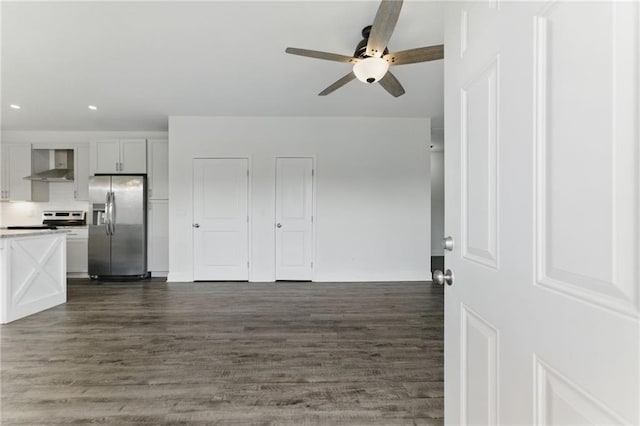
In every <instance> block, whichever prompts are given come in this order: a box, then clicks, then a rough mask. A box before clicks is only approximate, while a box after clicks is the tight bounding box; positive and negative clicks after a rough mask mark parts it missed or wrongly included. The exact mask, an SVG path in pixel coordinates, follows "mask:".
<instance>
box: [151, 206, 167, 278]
mask: <svg viewBox="0 0 640 426" xmlns="http://www.w3.org/2000/svg"><path fill="white" fill-rule="evenodd" d="M148 215H149V216H148V222H147V226H148V228H149V233H148V235H147V242H148V249H147V254H148V256H149V258H148V259H147V263H148V269H149V271H151V272H166V271H168V270H169V202H168V201H167V200H153V201H149V205H148Z"/></svg>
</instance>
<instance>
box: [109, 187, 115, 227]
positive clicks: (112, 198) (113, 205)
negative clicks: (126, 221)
mask: <svg viewBox="0 0 640 426" xmlns="http://www.w3.org/2000/svg"><path fill="white" fill-rule="evenodd" d="M110 210H111V218H110V219H109V222H110V223H111V235H113V234H115V233H116V193H115V192H112V193H111V209H110Z"/></svg>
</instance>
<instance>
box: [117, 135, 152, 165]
mask: <svg viewBox="0 0 640 426" xmlns="http://www.w3.org/2000/svg"><path fill="white" fill-rule="evenodd" d="M120 167H121V169H120V173H146V172H147V141H146V140H145V139H123V140H121V141H120Z"/></svg>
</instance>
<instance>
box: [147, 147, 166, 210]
mask: <svg viewBox="0 0 640 426" xmlns="http://www.w3.org/2000/svg"><path fill="white" fill-rule="evenodd" d="M147 173H148V174H147V177H148V182H149V186H148V191H149V199H151V200H166V199H167V198H169V141H167V140H166V139H150V140H149V142H148V144H147Z"/></svg>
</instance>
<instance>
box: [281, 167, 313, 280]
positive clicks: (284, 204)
mask: <svg viewBox="0 0 640 426" xmlns="http://www.w3.org/2000/svg"><path fill="white" fill-rule="evenodd" d="M275 230H276V231H275V232H276V279H277V280H300V281H308V280H311V279H312V278H313V265H312V262H313V159H312V158H278V159H276V228H275Z"/></svg>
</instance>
